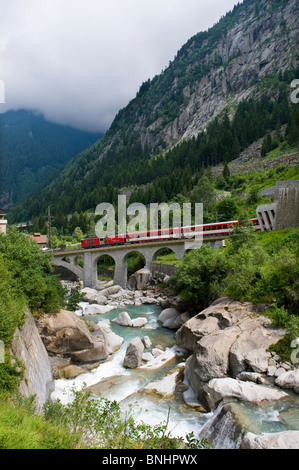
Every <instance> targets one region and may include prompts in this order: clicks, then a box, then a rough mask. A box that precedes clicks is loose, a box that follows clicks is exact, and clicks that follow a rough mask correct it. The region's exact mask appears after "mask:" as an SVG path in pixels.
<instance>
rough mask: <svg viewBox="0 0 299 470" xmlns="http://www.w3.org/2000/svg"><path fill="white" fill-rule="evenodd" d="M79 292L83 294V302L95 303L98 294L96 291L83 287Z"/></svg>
mask: <svg viewBox="0 0 299 470" xmlns="http://www.w3.org/2000/svg"><path fill="white" fill-rule="evenodd" d="M81 292H82V294H84V297H83V300H85V302H89V303H93V302H95V299H96V297H97V296H98V294H99V292H98V291H97V290H96V289H92V288H91V287H84V288H83V289H82V290H81Z"/></svg>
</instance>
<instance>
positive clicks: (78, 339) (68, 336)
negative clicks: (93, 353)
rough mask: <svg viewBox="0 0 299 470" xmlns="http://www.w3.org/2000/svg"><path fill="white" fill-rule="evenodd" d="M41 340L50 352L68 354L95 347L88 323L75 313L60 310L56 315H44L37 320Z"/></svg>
mask: <svg viewBox="0 0 299 470" xmlns="http://www.w3.org/2000/svg"><path fill="white" fill-rule="evenodd" d="M37 324H38V329H39V332H40V335H41V338H42V340H43V342H44V344H45V346H46V349H47V351H48V352H50V353H53V354H67V353H69V352H73V351H78V350H81V349H88V348H92V347H93V340H92V336H91V333H90V332H89V330H88V327H87V325H86V323H85V322H84V321H83V320H82V319H80V318H79V317H78V316H77V315H76V314H75V313H74V312H70V311H68V310H60V312H59V313H57V314H55V315H48V314H44V315H42V316H40V317H39V319H38V320H37Z"/></svg>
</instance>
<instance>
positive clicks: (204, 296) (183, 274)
mask: <svg viewBox="0 0 299 470" xmlns="http://www.w3.org/2000/svg"><path fill="white" fill-rule="evenodd" d="M227 269H228V264H227V260H226V257H225V253H224V252H223V251H221V250H213V249H212V248H211V247H210V246H207V245H203V246H202V248H199V249H196V250H192V251H190V252H189V253H187V255H186V256H185V257H184V259H183V261H182V262H181V264H180V265H179V267H178V269H177V271H176V273H175V275H174V277H173V280H172V284H173V287H174V289H175V290H176V291H177V292H180V293H181V296H182V297H183V298H184V299H186V300H193V301H195V302H196V303H197V304H199V305H200V306H201V307H202V308H205V307H207V306H208V305H209V304H210V303H211V302H212V301H213V300H215V299H216V298H217V297H218V295H220V293H221V289H222V282H223V280H224V278H225V276H226V273H227Z"/></svg>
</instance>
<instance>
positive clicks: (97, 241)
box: [81, 219, 261, 248]
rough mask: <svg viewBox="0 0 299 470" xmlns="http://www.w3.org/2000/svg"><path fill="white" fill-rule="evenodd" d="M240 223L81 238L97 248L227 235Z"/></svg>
mask: <svg viewBox="0 0 299 470" xmlns="http://www.w3.org/2000/svg"><path fill="white" fill-rule="evenodd" d="M251 222H252V223H253V225H254V227H255V230H261V227H260V226H259V222H258V219H251ZM237 224H239V222H238V221H237V220H232V221H229V222H214V223H212V224H204V225H194V226H188V227H178V228H168V229H159V230H148V231H146V232H133V233H128V234H126V235H112V236H107V237H105V238H103V239H102V238H98V237H92V238H84V239H82V240H81V247H82V248H97V247H98V246H104V245H109V246H116V245H124V244H125V243H130V244H133V243H142V242H153V241H157V240H174V239H177V238H186V239H188V238H193V237H194V236H195V237H196V232H198V233H200V235H203V236H205V235H227V234H230V233H231V232H232V230H233V227H234V226H235V225H237Z"/></svg>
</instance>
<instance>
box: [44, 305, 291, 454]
mask: <svg viewBox="0 0 299 470" xmlns="http://www.w3.org/2000/svg"><path fill="white" fill-rule="evenodd" d="M84 305H87V303H84V302H83V303H81V307H84ZM124 310H125V311H127V312H128V313H129V315H130V317H131V318H132V319H134V318H137V317H146V319H147V320H148V323H147V324H146V325H145V326H144V327H143V328H132V327H124V326H120V325H118V324H116V323H114V322H112V321H111V320H112V319H114V318H115V317H116V316H117V315H118V314H119V313H120V312H122V311H124ZM161 310H162V308H161V307H160V306H157V305H152V304H151V305H149V304H143V305H142V306H141V307H136V306H134V305H126V307H125V308H123V307H122V308H115V309H113V310H111V311H110V312H108V313H106V314H104V315H94V316H91V315H89V316H88V317H87V318H88V320H91V321H94V322H99V321H102V320H106V319H107V320H110V322H111V327H112V330H113V332H114V333H115V334H117V335H119V336H121V337H122V338H124V342H123V344H122V346H121V347H120V349H119V350H118V351H116V352H115V353H114V354H112V355H111V356H110V358H109V359H108V360H107V361H106V362H103V363H102V364H101V365H99V366H98V367H97V368H95V369H93V370H92V371H90V372H88V373H84V374H82V375H80V376H78V377H77V378H75V379H57V380H56V381H55V390H54V392H53V393H52V395H51V398H52V399H56V398H59V399H60V400H61V402H62V403H67V402H69V401H70V400H72V396H73V394H72V390H73V389H74V388H75V389H76V390H81V389H82V388H83V387H84V386H91V385H95V384H97V383H98V382H100V381H102V380H103V379H107V378H111V383H110V384H109V388H108V389H107V390H106V391H105V392H101V396H105V397H107V398H108V399H109V400H116V401H117V402H118V403H119V404H120V407H121V409H122V410H123V411H126V410H128V408H129V407H130V408H131V412H132V414H133V416H134V418H135V420H136V421H137V422H138V421H143V422H145V423H148V424H150V425H155V424H159V423H162V422H164V421H166V419H167V417H168V416H169V423H168V430H169V432H170V434H171V435H172V436H185V435H186V434H187V433H190V432H193V433H194V435H195V437H197V436H198V434H199V431H200V430H201V429H202V428H203V426H204V425H205V424H206V423H207V422H208V420H209V419H210V418H212V417H213V414H214V413H212V412H210V413H203V412H200V411H198V410H196V409H194V408H191V407H190V406H187V405H186V403H185V401H184V400H183V397H182V395H181V394H177V395H176V397H175V398H173V399H169V400H165V399H162V398H158V397H154V396H150V395H147V394H144V393H140V392H138V390H139V389H141V388H142V387H144V386H145V385H146V384H148V383H149V382H153V381H155V380H159V379H161V378H162V377H163V376H164V375H165V374H166V373H167V372H168V371H169V370H171V369H173V368H174V367H175V366H176V365H177V364H179V363H180V362H182V361H183V360H184V359H183V358H182V357H175V358H174V359H173V360H171V361H170V362H167V363H166V364H165V365H164V366H163V367H161V368H159V369H157V370H141V369H136V370H132V369H126V368H124V367H123V360H124V356H125V352H126V349H127V347H128V345H129V343H130V341H131V339H132V338H134V337H136V336H139V337H140V338H142V337H144V336H148V337H149V338H150V340H151V342H152V347H156V346H160V347H162V348H163V349H165V348H172V347H174V345H175V331H174V330H169V329H167V328H163V327H161V325H160V324H159V323H158V321H157V319H158V316H159V314H160V312H161ZM77 314H78V315H80V314H81V311H80V310H79V311H77ZM145 351H147V350H146V349H145ZM115 376H117V377H118V378H119V377H121V380H116V381H115V380H114V378H115ZM93 393H94V394H95V393H96V392H93ZM94 396H96V394H95V395H94ZM191 399H192V397H191ZM188 401H189V400H188ZM234 403H235V405H236V407H237V408H238V410H239V412H240V413H241V414H242V417H243V419H242V420H243V421H244V422H245V423H246V428H247V429H249V430H250V431H251V432H254V433H256V434H259V433H261V432H279V431H285V430H288V429H292V430H299V397H298V395H295V396H292V399H291V400H290V401H288V402H287V403H286V402H284V403H280V404H275V405H267V406H263V407H256V406H250V405H245V404H243V403H239V402H236V401H234ZM130 405H131V406H130ZM225 432H226V433H227V431H225ZM217 445H219V448H221V447H223V446H224V447H230V446H231V442H228V443H226V444H225V443H224V441H223V442H222V443H221V442H219V443H218V444H217Z"/></svg>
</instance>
